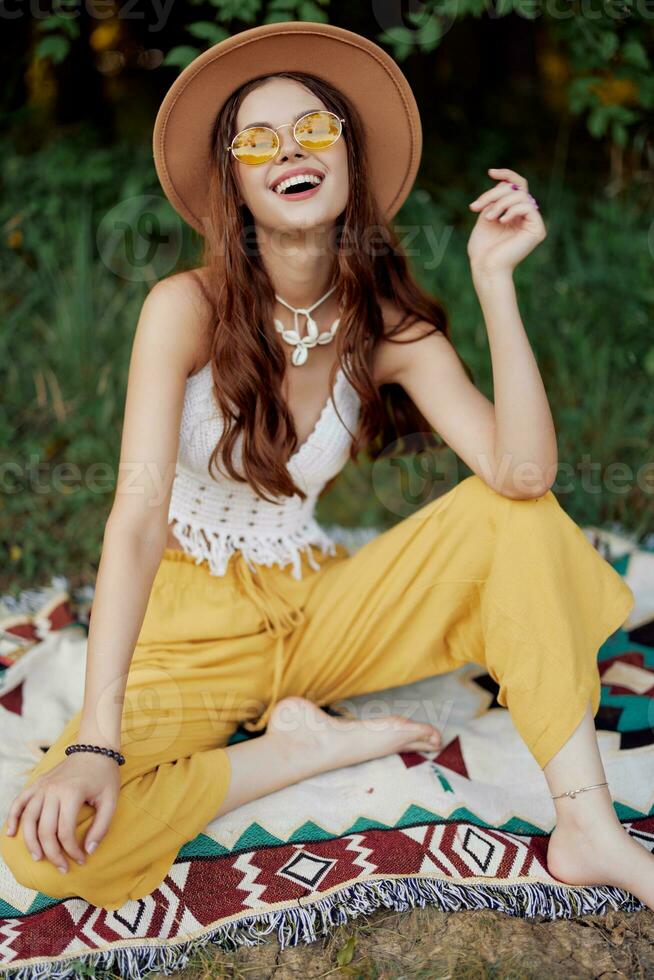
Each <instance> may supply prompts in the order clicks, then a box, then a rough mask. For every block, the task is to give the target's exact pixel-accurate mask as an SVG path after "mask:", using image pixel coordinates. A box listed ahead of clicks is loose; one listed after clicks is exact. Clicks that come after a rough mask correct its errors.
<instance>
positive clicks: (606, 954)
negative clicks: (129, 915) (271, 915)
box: [150, 908, 654, 980]
mask: <svg viewBox="0 0 654 980" xmlns="http://www.w3.org/2000/svg"><path fill="white" fill-rule="evenodd" d="M163 976H164V974H163V973H153V974H151V975H150V977H151V978H152V980H159V978H162V977H163ZM175 976H177V977H180V978H181V980H208V978H210V977H211V978H212V980H213V978H220V977H224V978H229V980H246V978H247V980H249V978H252V980H295V978H301V980H318V978H322V977H333V978H338V977H348V978H351V980H439V978H442V980H446V978H456V980H473V978H475V980H482V978H486V977H492V978H493V980H528V978H529V980H530V978H532V977H533V978H539V980H540V978H547V980H549V978H558V977H561V978H565V980H576V978H580V980H581V978H583V980H586V978H594V980H598V978H600V977H601V978H602V980H609V978H615V980H621V978H628V980H640V978H643V980H644V978H649V977H654V913H653V912H647V911H643V912H635V913H630V914H620V913H616V912H609V913H607V914H606V915H592V916H584V917H582V918H579V919H575V920H572V921H568V920H563V919H559V920H556V921H554V922H552V921H550V920H547V919H541V920H534V919H518V918H512V917H510V916H508V915H506V914H505V913H501V912H488V911H479V912H456V913H448V912H440V911H438V910H436V909H433V908H427V909H414V910H412V911H410V912H403V913H396V912H386V911H384V910H378V911H377V912H375V913H374V914H373V915H371V916H368V917H366V918H361V919H360V920H359V921H358V922H352V923H349V924H348V925H345V926H341V927H339V928H338V929H337V930H336V932H335V933H334V934H333V935H332V936H331V937H330V938H329V939H327V940H324V941H323V940H320V941H318V942H315V943H312V944H309V945H302V946H298V947H294V948H293V949H286V950H284V951H283V952H280V950H279V946H278V944H277V942H276V941H274V942H273V941H271V942H267V943H266V944H264V945H262V946H259V947H250V948H247V947H245V948H242V949H240V950H239V951H237V952H235V953H224V952H221V951H219V950H216V948H215V947H213V946H210V945H208V946H207V947H206V948H205V949H203V950H201V951H200V952H198V953H197V954H196V955H195V956H194V957H193V959H192V961H191V963H190V964H189V966H188V967H186V968H185V969H184V970H181V971H179V972H178V973H176V974H175Z"/></svg>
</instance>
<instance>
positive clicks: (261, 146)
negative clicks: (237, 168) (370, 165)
mask: <svg viewBox="0 0 654 980" xmlns="http://www.w3.org/2000/svg"><path fill="white" fill-rule="evenodd" d="M344 122H345V119H344V118H341V117H339V116H337V115H336V113H335V112H330V111H329V110H328V109H316V110H314V111H313V112H306V113H305V114H304V115H303V116H300V118H299V119H296V120H295V122H294V123H290V122H289V123H282V126H292V127H293V138H294V140H295V142H296V143H298V144H299V145H300V146H301V147H303V149H305V150H310V151H312V150H325V149H327V147H329V146H333V145H334V143H335V142H336V141H337V140H338V139H339V137H340V135H341V133H342V132H343V123H344ZM282 126H278V127H277V129H273V128H272V126H248V127H247V129H242V130H241V132H240V133H237V134H236V136H235V137H234V139H233V140H232V142H231V143H230V144H229V146H226V147H225V150H228V151H231V153H232V156H234V157H235V158H236V159H237V160H238V161H239V163H246V164H248V166H252V167H257V166H259V164H261V163H268V162H269V161H270V160H274V159H275V157H276V156H277V153H278V152H279V147H280V145H281V143H280V139H279V136H278V135H277V130H279V129H281V128H282Z"/></svg>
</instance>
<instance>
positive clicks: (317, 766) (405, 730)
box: [264, 697, 441, 774]
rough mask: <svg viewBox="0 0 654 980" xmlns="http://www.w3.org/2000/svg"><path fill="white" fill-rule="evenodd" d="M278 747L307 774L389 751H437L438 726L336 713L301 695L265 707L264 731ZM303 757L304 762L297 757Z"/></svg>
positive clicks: (400, 718) (390, 717) (398, 717)
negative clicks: (350, 716)
mask: <svg viewBox="0 0 654 980" xmlns="http://www.w3.org/2000/svg"><path fill="white" fill-rule="evenodd" d="M264 737H265V738H267V739H270V740H271V741H273V742H276V743H277V745H276V746H275V747H276V749H277V751H278V752H279V753H280V754H281V755H283V756H284V757H286V758H287V759H289V761H290V760H291V759H292V760H293V761H294V762H296V763H298V762H299V763H300V765H302V767H303V768H304V767H305V766H306V767H307V768H308V771H309V772H310V773H311V774H316V773H319V772H327V771H329V770H330V769H340V768H341V767H342V766H352V765H355V764H357V763H359V762H367V761H368V760H370V759H378V758H380V757H381V756H384V755H391V754H393V753H394V752H403V751H408V750H416V751H422V752H436V751H437V750H438V748H439V747H440V744H441V735H440V732H439V731H438V729H437V728H434V726H433V725H430V724H428V723H426V722H424V723H423V722H416V721H411V720H410V719H409V718H405V717H404V716H403V715H386V716H384V717H383V718H375V719H366V720H363V719H358V718H335V717H334V716H333V715H328V714H327V712H326V711H323V710H322V708H319V707H318V705H317V704H314V703H313V702H312V701H308V700H307V699H306V698H300V697H288V698H283V699H282V700H281V701H278V702H277V704H276V705H275V707H274V708H273V710H272V711H271V713H270V716H269V719H268V726H267V730H266V735H265V736H264ZM303 759H306V763H303V762H302V760H303Z"/></svg>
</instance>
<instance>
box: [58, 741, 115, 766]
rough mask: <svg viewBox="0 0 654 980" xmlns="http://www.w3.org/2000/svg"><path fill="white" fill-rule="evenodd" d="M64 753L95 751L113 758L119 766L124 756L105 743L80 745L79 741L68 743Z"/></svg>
mask: <svg viewBox="0 0 654 980" xmlns="http://www.w3.org/2000/svg"><path fill="white" fill-rule="evenodd" d="M65 751H66V755H71V753H73V752H96V753H97V754H98V755H107V756H109V757H110V758H112V759H115V760H116V762H117V763H118V765H119V766H122V765H124V763H125V756H124V755H122V754H121V753H120V752H117V751H116V749H109V748H107V747H106V746H105V745H82V744H81V743H80V742H75V744H74V745H68V746H67V747H66V750H65Z"/></svg>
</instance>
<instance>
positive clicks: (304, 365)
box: [1, 22, 654, 909]
mask: <svg viewBox="0 0 654 980" xmlns="http://www.w3.org/2000/svg"><path fill="white" fill-rule="evenodd" d="M341 52H342V55H341ZM288 65H291V67H292V68H293V69H294V70H293V71H288V70H282V68H283V67H284V66H288ZM310 69H312V70H310ZM314 70H315V74H314ZM336 79H341V83H340V85H335V84H334V82H335V81H336ZM371 92H372V93H374V98H371ZM216 106H218V111H217V114H216V113H215V112H214V111H213V109H215V107H216ZM211 107H213V109H211ZM210 109H211V111H210ZM214 118H215V125H213V122H214ZM417 118H418V117H417V110H416V108H415V103H414V101H413V100H412V96H411V92H410V89H409V87H408V85H407V83H406V80H405V79H404V76H403V75H402V74H401V73H400V72H399V70H398V69H397V66H396V65H395V64H394V63H393V62H392V60H391V59H390V58H389V57H388V55H386V54H385V53H384V52H383V51H381V50H380V49H379V48H377V47H376V46H375V45H374V44H372V43H371V42H369V41H367V40H366V39H364V38H360V37H359V36H358V35H355V34H351V33H350V32H347V31H343V30H342V29H339V28H332V27H326V26H325V25H319V24H306V23H299V22H298V23H291V24H282V25H279V24H274V25H266V26H265V27H260V28H255V29H253V30H251V31H246V32H243V33H242V34H239V35H236V36H235V37H234V38H230V39H229V40H228V41H226V42H222V43H221V44H220V45H217V46H215V47H214V48H212V49H210V51H208V52H205V54H204V55H202V56H200V58H198V59H196V62H194V63H193V65H191V66H190V67H189V68H188V69H186V70H185V72H183V73H182V74H181V75H180V77H179V78H178V79H177V81H176V83H175V84H174V85H173V87H172V88H171V90H170V92H169V93H168V95H167V96H166V99H165V100H164V103H163V105H162V107H161V110H160V113H159V115H158V117H157V124H156V126H155V160H156V162H157V168H158V172H159V175H160V177H161V179H162V183H163V185H164V188H165V190H166V193H167V194H168V196H169V198H170V200H171V201H172V203H173V204H174V206H175V207H176V208H177V210H178V211H179V212H180V214H182V215H183V216H184V217H185V218H186V220H187V221H189V223H191V224H192V225H193V226H194V227H196V228H197V229H198V230H200V231H202V232H203V233H204V234H205V236H206V244H207V251H206V254H205V263H204V265H203V267H202V268H201V269H199V270H195V272H194V273H182V274H179V275H176V276H173V277H171V278H169V279H167V280H164V281H162V282H160V283H158V284H157V285H156V286H155V287H154V288H153V289H152V290H151V292H150V294H149V295H148V297H147V299H146V301H145V303H144V306H143V309H142V312H141V316H140V318H139V323H138V326H137V331H136V337H135V341H134V347H133V352H132V360H131V365H130V372H129V381H128V392H127V402H126V410H125V424H124V432H123V440H122V447H121V463H120V465H121V480H120V481H119V485H118V490H117V493H116V498H115V502H114V505H113V507H112V511H111V514H110V516H109V519H108V521H107V527H106V532H105V537H104V546H103V549H102V555H101V561H100V566H99V570H98V575H97V582H96V592H95V598H94V603H93V615H92V618H91V623H90V631H89V642H88V658H87V676H86V688H85V696H84V705H83V708H82V710H81V711H80V712H79V713H78V714H77V715H76V716H75V718H73V719H71V721H70V723H69V724H68V725H67V726H66V729H65V730H64V732H63V733H62V735H61V737H60V738H59V739H58V740H57V742H56V743H55V745H53V746H51V748H50V749H49V751H48V752H47V753H46V755H45V756H44V758H43V759H42V760H41V761H40V762H39V764H38V765H37V766H36V768H35V769H34V770H33V771H32V772H31V773H30V775H29V780H28V783H27V785H26V787H25V788H24V789H23V791H22V792H21V793H19V794H18V796H17V797H16V799H15V801H14V802H13V804H12V807H11V809H10V811H9V816H8V820H7V823H6V826H5V827H4V828H3V834H2V838H1V849H2V854H3V857H4V858H5V860H6V861H7V863H8V864H9V866H10V868H11V869H12V871H13V873H14V875H15V876H16V878H17V879H18V880H19V881H21V882H24V883H25V884H26V885H28V886H29V887H32V888H38V889H40V890H41V891H43V892H45V893H46V894H49V895H53V896H61V897H67V896H72V895H80V896H82V897H83V898H85V899H87V900H88V901H90V902H93V903H94V904H96V905H101V906H104V907H106V908H110V909H111V908H118V907H120V905H121V904H123V903H124V902H125V901H127V900H128V899H135V898H140V897H142V896H143V895H146V894H149V893H150V892H151V891H152V890H153V889H154V888H155V887H156V886H157V885H158V884H159V883H160V882H161V881H162V879H163V878H164V876H165V874H166V872H167V871H168V870H169V869H170V867H171V865H172V863H173V861H174V859H175V857H176V856H177V853H178V851H179V848H180V847H181V846H182V845H183V844H184V843H185V842H186V841H188V840H191V839H192V838H193V837H195V836H196V835H197V833H199V832H200V831H201V830H202V829H203V828H204V827H205V826H206V824H207V823H208V822H210V821H211V820H212V819H213V818H214V817H216V816H218V815H221V814H224V813H227V812H229V811H230V810H232V809H234V808H235V807H238V806H240V805H242V804H243V803H245V802H247V801H249V800H253V799H256V798H259V797H262V796H264V795H266V794H268V793H271V792H274V791H275V790H278V789H280V788H282V787H284V786H287V785H289V784H291V783H294V782H297V781H299V780H302V779H305V778H308V777H310V776H312V775H315V774H316V773H320V772H325V771H327V770H330V769H334V768H338V767H341V766H347V765H352V764H355V763H358V762H363V761H366V760H369V759H373V758H377V757H380V756H383V755H387V754H389V753H393V752H397V751H400V750H405V749H417V750H422V751H433V750H434V749H436V748H437V747H438V745H439V743H440V734H439V732H438V731H437V729H436V728H434V727H433V726H432V725H429V724H418V723H415V722H412V721H410V720H409V719H407V718H403V717H401V716H389V717H387V718H384V719H382V720H381V723H380V720H379V719H375V722H374V723H371V722H370V721H365V720H348V719H345V718H338V717H334V716H333V715H330V714H328V713H327V712H325V711H324V710H323V709H322V708H321V707H320V705H326V706H328V705H329V704H330V703H332V702H335V701H337V700H339V699H342V698H345V697H351V696H355V695H361V694H365V693H370V692H374V691H379V690H381V689H383V688H386V687H390V686H396V685H400V684H405V683H410V682H413V681H416V680H420V679H423V678H425V677H428V676H430V675H433V674H435V673H440V672H444V671H448V670H451V669H454V668H455V667H458V666H460V665H461V664H462V663H464V662H466V661H475V662H478V663H481V664H484V665H485V666H486V668H487V670H488V671H489V673H490V674H491V676H492V677H493V678H494V679H495V680H496V682H497V683H498V685H499V694H498V698H499V701H500V703H501V704H503V705H505V706H507V707H508V709H509V711H510V712H511V716H512V719H513V721H514V723H515V725H516V728H517V730H518V731H519V732H520V734H521V735H522V736H523V738H524V739H525V742H526V744H527V745H528V747H529V749H530V750H531V752H532V753H533V755H534V758H535V759H536V761H537V762H538V764H539V765H540V766H541V767H542V769H543V773H544V776H545V779H546V781H547V785H548V787H549V790H550V793H551V795H552V796H553V798H554V800H555V806H556V814H557V824H556V828H555V830H554V832H553V834H552V836H551V839H550V842H549V850H548V864H549V868H550V870H551V872H552V874H553V875H555V876H556V877H558V878H560V879H561V880H562V881H565V882H568V883H575V884H591V883H602V884H605V883H610V884H614V885H618V886H621V887H624V888H626V889H628V890H630V891H632V892H633V893H634V894H635V895H636V896H637V897H639V898H640V899H641V900H642V901H643V902H645V903H646V904H648V905H649V906H650V907H652V908H654V875H653V874H652V871H653V870H654V857H652V856H651V855H649V854H648V853H647V852H646V851H645V850H644V849H643V848H642V847H641V846H640V845H639V844H637V843H636V842H634V841H633V840H632V839H631V838H630V837H629V836H628V834H627V833H626V832H625V831H624V829H623V828H622V826H621V824H620V823H619V821H618V820H617V818H616V815H615V812H614V809H613V806H612V802H611V796H610V792H609V788H608V785H607V782H606V779H605V773H604V770H603V766H602V761H601V758H600V754H599V750H598V744H597V738H596V735H595V729H594V725H593V715H594V714H595V712H596V711H597V708H598V706H599V692H600V682H599V674H598V670H597V664H596V657H597V650H598V647H599V645H600V644H601V643H602V642H603V641H604V640H605V639H606V637H607V636H608V635H609V634H610V633H611V632H613V631H614V630H615V629H617V628H618V627H619V626H620V625H622V623H623V622H624V620H625V618H626V616H627V614H628V612H629V610H630V609H631V607H632V605H633V601H634V600H633V595H632V593H631V591H630V590H629V588H628V587H627V585H626V584H625V583H624V581H623V580H622V579H621V578H620V576H619V575H618V574H617V572H616V571H615V570H614V569H612V568H611V566H610V565H609V564H608V563H607V562H605V561H604V559H602V558H601V557H600V555H599V554H598V553H597V552H596V551H595V549H594V548H593V547H592V545H591V544H590V542H589V541H588V540H587V539H586V537H585V535H584V534H583V532H582V531H581V529H580V528H579V527H577V525H576V524H574V522H573V521H572V520H571V519H570V518H569V517H568V516H567V515H566V514H565V512H564V511H563V509H562V508H561V507H560V506H559V504H558V502H557V500H556V498H555V497H554V495H553V493H552V491H551V490H550V486H551V483H552V481H553V479H554V475H555V471H556V466H557V457H556V440H555V433H554V429H553V425H552V419H551V415H550V412H549V407H548V403H547V399H546V395H545V392H544V389H543V384H542V381H541V378H540V375H539V372H538V368H537V365H536V363H535V360H534V357H533V354H532V352H531V349H530V346H529V343H528V340H527V337H526V335H525V331H524V328H523V325H522V322H521V319H520V315H519V311H518V308H517V305H516V298H515V293H514V288H513V281H512V272H513V269H514V268H515V267H516V265H517V264H518V263H519V262H520V261H522V260H523V259H524V258H525V256H526V255H528V254H529V252H531V251H532V250H533V249H534V248H535V246H536V245H538V244H539V242H541V241H542V240H543V238H544V237H545V229H544V226H543V222H542V219H541V216H540V214H539V211H538V208H537V205H536V203H535V201H534V198H533V197H532V196H531V195H530V194H529V192H528V187H527V182H526V180H525V179H524V177H522V176H521V175H520V174H517V173H515V172H514V171H512V170H509V169H505V168H493V169H491V170H490V171H489V174H490V177H491V178H492V180H493V181H494V183H493V184H492V186H491V187H489V188H488V189H487V190H484V191H482V192H481V193H480V195H479V196H478V197H477V198H476V199H475V200H474V201H472V202H471V203H470V208H471V210H472V211H473V212H474V213H476V214H477V221H476V224H475V227H474V230H473V233H472V235H471V238H470V242H469V246H468V254H469V256H470V263H471V271H472V278H473V284H474V287H475V289H476V292H477V296H478V298H479V301H480V304H481V307H482V311H483V314H484V318H485V322H486V327H487V330H488V334H489V340H490V349H491V356H492V363H493V372H494V379H495V403H494V404H492V403H491V402H489V401H488V400H487V399H486V398H485V397H484V396H483V395H482V394H481V393H480V392H479V391H478V390H477V389H476V388H475V387H474V385H473V384H472V382H471V380H470V377H469V374H468V372H467V370H466V369H465V368H464V366H463V365H462V363H461V361H460V360H459V358H458V356H457V355H456V353H455V352H454V349H453V347H452V344H451V342H450V339H449V331H448V327H447V321H446V317H445V314H444V312H443V310H442V308H441V307H440V306H439V305H438V304H437V303H436V302H435V301H434V300H433V299H431V298H430V297H429V296H427V295H426V294H425V293H424V292H423V291H422V290H421V289H420V288H419V287H418V285H417V284H416V283H415V282H414V280H413V278H412V276H411V274H410V272H409V270H408V267H407V264H406V259H405V257H404V256H403V254H402V252H401V249H400V248H399V246H398V245H397V242H396V241H395V238H394V236H393V234H392V233H391V232H390V231H389V229H388V227H387V224H386V222H387V221H388V219H389V217H390V216H392V214H393V213H394V212H395V211H396V210H397V208H399V206H400V204H401V203H402V201H403V200H404V198H405V197H406V194H407V193H408V191H409V189H410V187H411V184H412V182H413V179H414V176H415V171H416V168H417V165H418V160H419V150H420V129H419V125H418V122H417ZM207 175H209V179H207ZM371 229H374V230H375V231H376V232H379V230H380V229H381V230H382V232H383V234H382V244H383V241H385V242H386V243H387V246H388V247H384V248H381V249H380V248H379V235H377V236H376V238H375V240H374V242H373V237H374V236H370V237H369V238H368V239H366V235H367V234H368V232H369V231H370V230H371ZM341 231H342V233H343V234H342V237H341V238H338V234H340V232H341ZM371 243H372V244H373V247H369V245H370V244H371ZM291 313H292V314H293V318H291ZM303 321H305V322H303ZM382 386H387V387H386V388H385V389H384V392H385V393H386V394H389V397H388V399H387V400H386V402H384V400H383V399H382V398H381V397H380V396H381V392H380V389H381V388H382ZM282 389H283V391H282ZM330 394H331V395H333V399H328V397H327V396H328V395H330ZM215 408H218V409H219V412H218V413H217V414H216V413H215V412H214V411H213V410H214V409H215ZM218 417H220V419H221V420H222V422H221V425H220V426H219V425H218V424H217V418H218ZM432 428H433V429H434V430H436V431H437V432H439V433H440V434H441V435H442V437H443V439H444V440H445V442H446V443H447V444H449V445H450V446H451V447H452V448H453V449H454V450H455V451H456V453H457V454H458V455H459V456H460V457H461V458H462V459H464V461H465V462H466V463H467V464H468V465H469V466H470V468H471V469H472V470H473V473H474V475H473V476H470V477H468V478H467V479H465V480H463V481H461V482H460V483H459V484H458V485H457V486H456V487H454V488H453V489H452V490H450V491H449V492H447V493H445V494H442V495H440V496H439V497H436V498H435V499H433V500H431V502H430V503H428V504H426V505H425V506H423V507H421V508H419V509H418V510H417V511H415V512H414V513H413V514H412V515H411V516H409V517H406V518H405V519H403V520H401V521H399V522H398V523H397V524H396V525H395V526H394V527H393V528H391V529H390V530H388V531H386V532H384V533H383V534H381V535H379V536H378V537H377V538H375V539H373V540H372V541H370V542H368V543H367V544H366V545H364V546H363V547H362V548H360V549H359V550H358V551H357V552H355V553H354V554H353V555H348V553H347V552H346V549H345V548H344V547H343V546H342V545H336V544H335V543H334V542H332V541H330V539H329V538H328V537H327V536H326V534H325V533H324V531H323V530H322V529H321V528H320V527H319V526H318V525H317V523H316V522H315V520H314V517H313V507H314V504H315V500H316V498H317V496H318V494H319V493H320V492H321V491H322V489H324V487H325V485H326V484H327V483H329V482H330V481H331V480H332V479H333V478H334V477H335V476H336V474H337V473H338V472H339V470H340V469H341V468H342V466H343V465H344V463H345V461H346V459H347V457H348V455H351V456H352V458H354V456H355V455H356V450H357V449H358V448H359V447H360V446H365V447H366V448H367V449H368V450H369V451H370V452H371V454H372V455H380V454H381V452H382V451H383V450H384V449H386V448H387V447H388V446H389V443H390V442H392V440H393V439H395V438H397V437H398V436H410V435H411V434H415V433H417V432H429V431H430V430H431V429H432ZM212 463H215V464H216V466H215V468H214V467H213V466H212ZM117 613H119V615H117ZM239 724H241V725H243V726H245V727H246V728H247V729H249V730H250V731H261V732H263V734H261V735H260V736H259V737H257V738H251V739H248V740H245V741H241V742H237V743H236V744H233V745H229V746H227V742H228V740H229V738H230V735H231V734H233V732H234V731H235V730H236V728H237V726H238V725H239ZM71 746H72V747H73V750H72V751H68V752H67V749H70V747H71ZM123 753H124V755H123ZM573 794H574V795H573ZM19 827H20V828H21V831H22V834H19V833H18V832H17V831H18V828H19ZM95 848H97V851H96V850H95ZM71 860H72V861H73V862H77V865H78V866H76V865H75V864H74V863H73V864H72V865H71V863H70V861H71ZM58 867H59V868H60V870H61V873H60V872H59V871H58V870H57V868H58Z"/></svg>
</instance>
